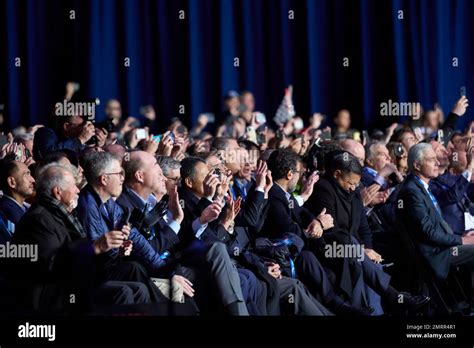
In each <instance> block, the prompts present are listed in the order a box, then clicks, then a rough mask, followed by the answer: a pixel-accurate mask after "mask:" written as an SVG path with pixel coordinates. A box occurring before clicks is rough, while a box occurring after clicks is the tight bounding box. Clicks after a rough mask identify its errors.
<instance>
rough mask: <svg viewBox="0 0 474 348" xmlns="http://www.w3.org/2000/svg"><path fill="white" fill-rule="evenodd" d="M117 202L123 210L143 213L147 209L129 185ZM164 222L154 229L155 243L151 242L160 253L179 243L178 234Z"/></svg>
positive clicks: (160, 222) (124, 188)
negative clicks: (136, 210) (135, 210)
mask: <svg viewBox="0 0 474 348" xmlns="http://www.w3.org/2000/svg"><path fill="white" fill-rule="evenodd" d="M116 202H117V204H118V205H120V206H121V207H122V209H125V208H127V209H130V211H132V210H134V209H138V210H140V211H143V210H144V209H145V203H143V201H142V200H141V199H140V198H139V197H137V196H136V195H135V194H134V193H133V192H132V191H131V189H130V188H129V187H128V186H127V185H124V186H123V190H122V194H121V195H120V196H119V198H117V201H116ZM162 220H163V219H161V221H159V222H158V223H157V224H156V225H155V226H154V227H153V230H154V233H155V238H153V242H151V241H150V244H151V245H152V246H153V248H154V249H155V250H156V251H158V252H160V253H161V252H164V251H166V250H170V249H173V248H175V247H176V246H177V245H178V243H179V237H178V234H176V233H175V232H174V231H173V230H172V229H171V228H170V227H169V226H167V225H166V224H165V223H164V221H162Z"/></svg>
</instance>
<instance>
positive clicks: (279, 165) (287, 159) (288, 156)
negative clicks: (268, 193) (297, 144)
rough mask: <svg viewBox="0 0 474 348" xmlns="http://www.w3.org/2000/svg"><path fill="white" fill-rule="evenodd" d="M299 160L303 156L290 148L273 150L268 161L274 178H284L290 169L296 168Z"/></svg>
mask: <svg viewBox="0 0 474 348" xmlns="http://www.w3.org/2000/svg"><path fill="white" fill-rule="evenodd" d="M298 161H301V157H300V156H298V155H297V154H296V153H294V152H293V151H291V150H289V149H277V150H275V151H273V152H272V154H271V155H270V157H269V158H268V161H267V165H268V169H270V170H271V171H272V178H273V180H278V179H281V178H284V177H285V176H286V174H288V172H289V171H290V170H296V166H297V164H298Z"/></svg>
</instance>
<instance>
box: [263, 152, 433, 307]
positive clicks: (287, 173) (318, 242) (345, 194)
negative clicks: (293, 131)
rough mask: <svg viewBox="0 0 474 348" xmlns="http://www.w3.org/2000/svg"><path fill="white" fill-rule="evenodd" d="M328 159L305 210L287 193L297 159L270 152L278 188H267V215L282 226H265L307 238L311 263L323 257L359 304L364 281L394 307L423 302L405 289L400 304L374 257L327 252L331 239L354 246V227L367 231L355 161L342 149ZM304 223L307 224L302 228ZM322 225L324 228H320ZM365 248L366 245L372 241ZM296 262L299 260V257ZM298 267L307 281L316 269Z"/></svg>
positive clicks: (296, 174)
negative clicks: (373, 260) (268, 194)
mask: <svg viewBox="0 0 474 348" xmlns="http://www.w3.org/2000/svg"><path fill="white" fill-rule="evenodd" d="M326 158H327V159H328V160H327V161H326V163H325V168H326V172H325V177H324V179H322V180H321V181H320V182H319V183H318V184H317V185H316V187H315V192H314V193H312V195H310V198H309V200H308V202H307V204H306V205H307V206H308V209H306V208H304V207H300V206H299V204H298V203H297V202H295V200H294V199H292V197H291V193H290V192H292V191H293V190H294V187H295V186H296V183H297V182H298V181H299V172H300V171H301V159H300V158H299V156H297V155H296V154H294V153H292V152H291V151H289V150H281V149H280V150H276V151H275V152H273V153H272V154H271V156H270V158H269V160H268V164H269V168H270V169H272V175H274V174H273V173H274V171H276V172H277V173H278V175H277V176H276V178H278V179H276V184H277V185H274V188H279V191H276V192H274V194H273V197H272V192H271V191H270V202H269V205H270V208H269V210H271V209H272V207H273V210H274V211H273V213H272V214H271V215H269V217H267V219H269V218H270V216H271V217H272V218H273V220H275V221H277V223H278V225H282V226H281V227H278V226H277V225H276V224H275V223H273V228H272V227H268V231H270V230H272V231H282V227H283V228H286V229H291V230H290V232H293V231H294V232H293V233H295V234H297V235H298V236H300V238H301V239H303V241H305V244H306V250H307V254H309V255H312V257H313V258H312V260H313V264H314V265H315V264H316V263H315V261H314V260H316V261H317V259H316V257H315V255H316V254H318V255H320V256H321V257H324V258H323V259H324V260H325V261H327V262H326V264H327V265H328V266H329V267H331V269H333V270H334V272H335V274H336V277H337V283H338V285H339V289H340V290H342V291H344V293H345V294H346V295H347V296H348V297H349V298H350V299H351V301H352V302H353V304H354V305H355V306H357V307H365V306H366V305H367V302H366V300H365V298H364V287H365V285H366V283H367V285H368V286H370V287H371V288H372V289H374V290H375V291H376V292H377V293H378V294H380V295H381V296H382V297H384V298H385V299H386V300H387V303H388V304H389V306H390V307H391V308H393V311H398V310H405V309H415V308H418V307H419V306H420V305H422V304H424V303H426V302H427V299H426V298H418V297H412V296H411V295H409V294H403V297H404V299H405V301H404V303H403V305H400V306H398V299H399V296H400V295H401V294H400V293H399V292H398V291H397V290H395V289H394V288H393V287H391V286H390V285H389V279H390V277H389V276H388V275H386V274H384V273H383V272H382V271H380V270H379V269H378V268H377V267H375V265H374V264H373V263H372V261H369V260H367V259H365V258H364V253H362V255H360V256H359V257H355V255H353V256H349V255H345V254H344V253H342V255H339V253H337V254H336V253H333V254H332V255H328V248H327V247H328V245H325V243H332V245H329V247H333V248H334V244H340V245H348V246H351V245H352V246H355V243H354V242H353V239H352V235H354V234H355V233H356V232H359V235H367V234H369V233H370V230H369V229H368V225H367V221H366V220H365V211H364V208H363V205H362V202H361V201H360V198H357V197H356V196H355V195H354V192H355V186H357V185H358V183H359V181H360V176H361V172H362V168H361V166H360V164H359V162H358V160H357V159H356V158H355V157H354V156H352V155H350V154H349V153H348V152H345V151H342V150H338V151H334V152H332V153H329V154H328V155H327V157H326ZM278 186H280V187H278ZM295 203H296V204H295ZM326 211H327V213H326ZM314 213H319V215H318V217H317V218H314V215H313V214H314ZM328 215H330V216H328ZM272 218H270V219H269V224H271V222H270V221H272ZM349 221H350V223H349ZM361 221H362V223H361ZM364 222H365V225H364ZM305 226H307V227H306V228H305ZM315 226H319V229H316V228H315ZM323 230H325V231H324V232H323ZM326 234H327V236H328V237H330V238H329V239H328V240H326V238H325V235H326ZM321 237H323V238H321ZM331 237H332V238H331ZM365 241H367V242H370V239H369V238H364V239H362V240H361V241H360V242H361V243H363V242H365ZM368 247H369V248H370V247H371V245H368ZM322 249H324V252H323V255H321V254H322V253H321V250H322ZM339 249H340V248H339ZM345 249H347V248H345ZM334 251H336V250H334ZM299 258H301V255H300V256H299ZM360 259H362V260H360ZM300 262H301V261H300ZM296 263H298V259H297V260H296ZM318 264H319V261H318ZM302 268H303V271H302V272H301V271H300V273H301V274H300V276H303V277H305V279H304V280H303V282H304V283H306V282H305V280H306V281H307V282H308V283H307V285H308V286H309V282H310V281H311V280H312V279H311V276H312V275H313V274H314V272H313V274H312V273H311V272H305V271H304V267H302ZM319 268H321V266H319ZM319 281H321V280H319ZM313 282H314V280H313Z"/></svg>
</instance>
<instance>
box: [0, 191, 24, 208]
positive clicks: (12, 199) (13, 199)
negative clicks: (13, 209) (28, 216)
mask: <svg viewBox="0 0 474 348" xmlns="http://www.w3.org/2000/svg"><path fill="white" fill-rule="evenodd" d="M3 197H5V198H8V199H9V200H11V201H13V202H15V203H16V205H18V206H19V207H20V208H21V209H23V210H24V211H26V210H27V209H28V207H29V206H26V205H25V204H23V205H21V204H20V203H18V202H17V201H16V200H15V198H13V197H10V196H9V195H5V194H4V195H3Z"/></svg>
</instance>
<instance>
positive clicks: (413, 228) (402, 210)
mask: <svg viewBox="0 0 474 348" xmlns="http://www.w3.org/2000/svg"><path fill="white" fill-rule="evenodd" d="M408 167H409V170H410V174H409V175H408V176H407V178H406V179H405V182H404V183H403V184H402V187H401V189H400V191H399V194H398V205H397V218H398V219H399V221H401V222H402V224H403V225H404V227H405V229H406V231H407V233H408V234H409V235H410V237H411V238H412V240H413V241H414V243H415V245H416V247H417V249H418V251H419V252H420V254H421V255H422V256H423V257H424V258H425V259H426V261H427V262H428V264H429V265H430V267H431V268H432V269H433V272H434V274H435V275H436V276H437V277H438V278H439V279H445V278H446V277H447V276H448V273H449V268H450V266H451V265H454V266H466V267H468V268H470V269H472V268H474V230H471V231H468V232H466V233H464V234H463V235H462V236H460V235H456V234H454V233H453V230H452V229H451V227H450V226H449V225H448V224H447V223H446V221H445V220H444V219H443V217H442V214H441V209H440V207H439V204H438V202H437V200H436V198H435V197H434V195H433V194H432V192H431V190H430V188H429V183H430V181H431V180H432V179H435V178H436V177H437V176H438V175H439V162H438V160H437V158H436V153H435V152H434V150H433V147H432V146H431V145H430V144H427V143H419V144H416V145H414V146H412V147H411V148H410V151H409V153H408Z"/></svg>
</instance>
